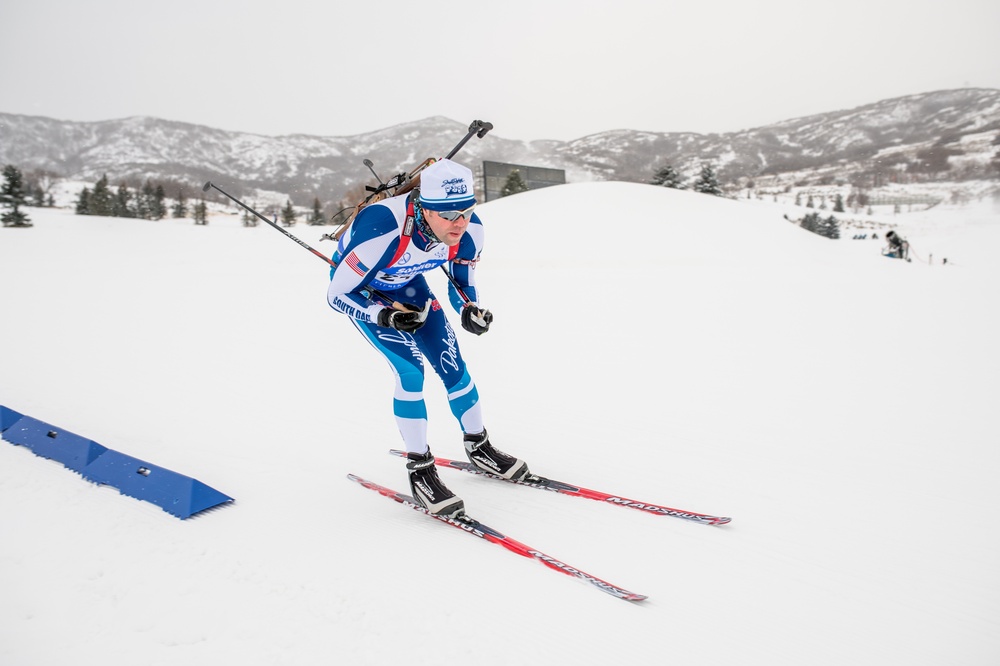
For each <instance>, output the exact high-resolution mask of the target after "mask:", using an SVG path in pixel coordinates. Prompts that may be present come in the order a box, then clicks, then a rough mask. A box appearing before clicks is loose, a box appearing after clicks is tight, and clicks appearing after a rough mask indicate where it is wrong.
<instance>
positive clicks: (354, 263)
mask: <svg viewBox="0 0 1000 666" xmlns="http://www.w3.org/2000/svg"><path fill="white" fill-rule="evenodd" d="M344 263H346V264H347V265H348V266H350V267H351V270H352V271H354V272H355V273H357V274H358V275H361V276H364V275H366V274H367V273H368V267H367V266H365V265H364V264H363V263H361V260H360V259H358V255H356V254H354V253H353V252H351V253H350V254H349V255H347V258H346V259H344Z"/></svg>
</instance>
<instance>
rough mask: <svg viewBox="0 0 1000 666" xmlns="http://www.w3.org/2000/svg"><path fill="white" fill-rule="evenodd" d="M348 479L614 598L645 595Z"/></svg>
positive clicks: (460, 519)
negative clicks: (576, 579) (587, 584)
mask: <svg viewBox="0 0 1000 666" xmlns="http://www.w3.org/2000/svg"><path fill="white" fill-rule="evenodd" d="M347 478H348V479H350V480H351V481H355V482H357V483H359V484H361V485H362V486H364V487H365V488H368V489H369V490H374V491H375V492H377V493H378V494H380V495H383V496H385V497H388V498H389V499H392V500H395V501H397V502H399V503H400V504H402V505H403V506H405V507H409V508H411V509H413V510H414V511H419V512H420V513H423V514H425V515H427V516H430V517H431V518H436V519H437V520H440V521H441V522H443V523H447V524H449V525H451V526H452V527H457V528H458V529H460V530H462V531H464V532H466V533H468V534H472V535H473V536H477V537H479V538H480V539H485V540H486V541H489V542H490V543H495V544H497V545H500V546H503V547H504V548H506V549H507V550H509V551H511V552H513V553H517V554H518V555H521V556H523V557H528V558H531V559H533V560H538V561H539V562H541V563H542V564H544V565H545V566H547V567H549V568H550V569H555V570H556V571H559V572H561V573H564V574H566V575H568V576H573V577H574V578H579V579H581V580H585V581H587V582H588V583H590V584H591V585H593V586H594V587H596V588H597V589H599V590H601V591H602V592H606V593H608V594H610V595H612V596H614V597H618V598H619V599H625V600H626V601H642V600H643V599H645V598H646V595H644V594H636V593H635V592H629V591H628V590H626V589H623V588H620V587H618V586H616V585H612V584H611V583H609V582H607V581H605V580H601V579H600V578H597V577H596V576H591V575H590V574H588V573H586V572H584V571H581V570H579V569H577V568H575V567H571V566H570V565H568V564H566V563H565V562H561V561H559V560H557V559H555V558H554V557H551V556H549V555H546V554H545V553H543V552H541V551H540V550H536V549H534V548H532V547H530V546H527V545H525V544H523V543H521V542H520V541H516V540H514V539H512V538H510V537H509V536H507V535H505V534H503V533H502V532H499V531H497V530H495V529H493V528H491V527H488V526H486V525H484V524H483V523H481V522H479V521H478V520H474V519H473V518H470V517H469V516H467V515H462V516H460V517H458V518H450V517H447V516H436V515H434V514H432V513H430V512H429V511H428V510H427V509H425V508H424V507H422V506H420V505H419V504H417V502H416V500H414V499H413V498H412V497H410V496H409V495H405V494H403V493H401V492H398V491H395V490H393V489H391V488H386V487H385V486H381V485H379V484H377V483H374V482H372V481H367V480H365V479H362V478H361V477H360V476H356V475H354V474H348V475H347Z"/></svg>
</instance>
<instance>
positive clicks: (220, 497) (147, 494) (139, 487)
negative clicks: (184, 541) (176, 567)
mask: <svg viewBox="0 0 1000 666" xmlns="http://www.w3.org/2000/svg"><path fill="white" fill-rule="evenodd" d="M83 478H85V479H87V480H89V481H93V482H94V483H100V484H103V485H107V486H113V487H115V488H117V489H118V491H119V492H121V494H122V495H128V496H129V497H135V498H136V499H141V500H145V501H147V502H151V503H153V504H156V505H157V506H159V507H160V508H161V509H163V510H164V511H166V512H167V513H172V514H173V515H175V516H177V517H178V518H188V517H190V516H193V515H194V514H196V513H198V512H199V511H204V510H205V509H210V508H212V507H213V506H217V505H219V504H222V503H224V502H231V501H232V500H233V498H232V497H229V496H228V495H224V494H222V493H220V492H219V491H218V490H215V489H214V488H210V487H208V486H206V485H205V484H204V483H202V482H200V481H197V480H195V479H192V478H191V477H189V476H184V475H183V474H178V473H177V472H171V471H170V470H169V469H164V468H163V467H159V466H157V465H151V464H150V463H147V462H145V461H142V460H139V459H138V458H133V457H132V456H127V455H125V454H124V453H118V452H117V451H111V450H108V451H106V452H105V453H103V454H101V455H100V456H98V457H97V459H95V460H94V461H93V462H91V463H90V464H89V465H87V466H86V467H85V468H84V470H83Z"/></svg>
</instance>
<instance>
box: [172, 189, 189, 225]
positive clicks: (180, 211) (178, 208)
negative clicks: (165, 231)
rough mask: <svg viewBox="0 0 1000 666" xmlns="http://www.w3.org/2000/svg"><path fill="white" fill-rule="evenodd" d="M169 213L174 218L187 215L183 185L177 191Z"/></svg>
mask: <svg viewBox="0 0 1000 666" xmlns="http://www.w3.org/2000/svg"><path fill="white" fill-rule="evenodd" d="M170 213H171V214H172V215H173V216H174V217H175V218H181V217H187V214H188V207H187V197H186V196H184V188H183V187H182V188H180V189H179V190H178V191H177V200H176V201H175V202H174V205H173V208H171V209H170Z"/></svg>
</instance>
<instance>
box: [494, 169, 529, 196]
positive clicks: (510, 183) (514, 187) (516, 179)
mask: <svg viewBox="0 0 1000 666" xmlns="http://www.w3.org/2000/svg"><path fill="white" fill-rule="evenodd" d="M527 191H528V184H527V183H525V182H524V179H523V178H521V171H520V170H519V169H514V170H513V171H511V172H510V174H509V175H508V176H507V180H506V181H505V182H504V184H503V187H502V188H500V196H502V197H506V196H510V195H511V194H517V193H518V192H527Z"/></svg>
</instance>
